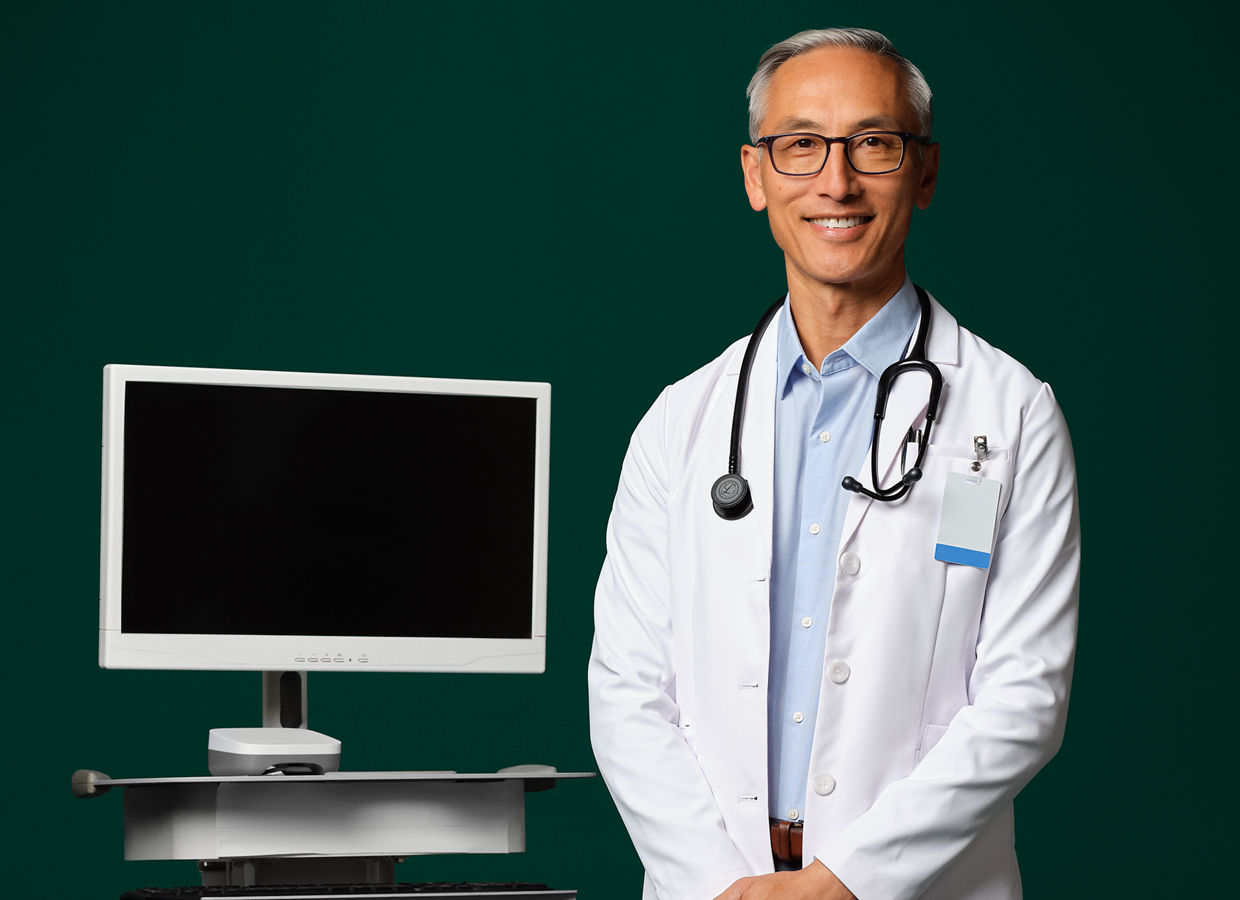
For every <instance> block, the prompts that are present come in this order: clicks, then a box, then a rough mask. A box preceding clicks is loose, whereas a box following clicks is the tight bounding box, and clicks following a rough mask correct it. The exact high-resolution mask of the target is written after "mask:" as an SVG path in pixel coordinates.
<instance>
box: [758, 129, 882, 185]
mask: <svg viewBox="0 0 1240 900" xmlns="http://www.w3.org/2000/svg"><path fill="white" fill-rule="evenodd" d="M830 147H831V144H830V143H829V142H828V141H827V140H826V139H825V138H823V137H822V136H820V135H817V134H785V135H780V136H779V137H777V138H774V139H773V140H772V141H770V148H771V162H772V163H773V164H774V165H775V170H776V171H777V172H782V173H783V174H785V175H812V174H814V173H815V172H818V171H819V170H821V169H822V167H823V166H824V165H826V162H827V153H828V152H829V149H830ZM844 150H845V152H846V153H847V154H848V159H849V161H850V162H851V163H852V165H853V168H855V169H856V170H857V171H858V172H862V173H864V174H867V175H881V174H883V173H885V172H893V171H895V170H896V169H898V168H900V164H901V163H902V162H903V161H904V138H903V137H902V136H901V135H899V134H891V133H887V132H869V133H866V134H856V135H853V136H852V137H850V138H848V140H847V141H845V142H844Z"/></svg>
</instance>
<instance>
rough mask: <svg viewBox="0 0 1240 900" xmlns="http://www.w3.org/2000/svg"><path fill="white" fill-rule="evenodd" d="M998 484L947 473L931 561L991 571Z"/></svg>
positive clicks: (991, 479)
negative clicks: (936, 539)
mask: <svg viewBox="0 0 1240 900" xmlns="http://www.w3.org/2000/svg"><path fill="white" fill-rule="evenodd" d="M999 487H1000V485H999V482H997V481H995V480H994V479H993V478H982V477H981V476H980V475H964V474H961V473H959V472H949V473H948V475H947V484H946V486H945V487H944V488H943V511H942V513H941V514H940V516H939V537H938V541H937V542H936V543H935V545H934V558H935V559H938V560H942V561H943V562H947V563H956V564H958V565H963V566H973V567H974V568H978V569H989V568H990V554H991V552H992V551H993V550H994V539H995V517H996V516H997V515H998V514H999Z"/></svg>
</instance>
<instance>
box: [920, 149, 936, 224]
mask: <svg viewBox="0 0 1240 900" xmlns="http://www.w3.org/2000/svg"><path fill="white" fill-rule="evenodd" d="M938 183H939V145H938V144H931V145H930V146H929V147H927V148H926V151H925V153H924V154H923V155H922V159H921V182H920V183H919V184H918V185H917V208H918V209H926V208H927V207H928V206H929V205H930V198H931V197H933V196H934V188H935V186H936V185H937V184H938Z"/></svg>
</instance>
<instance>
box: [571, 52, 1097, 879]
mask: <svg viewBox="0 0 1240 900" xmlns="http://www.w3.org/2000/svg"><path fill="white" fill-rule="evenodd" d="M749 100H750V139H751V144H750V145H747V146H745V147H743V148H742V150H741V164H742V168H743V171H744V183H745V190H746V192H747V193H748V196H749V201H750V204H751V205H752V206H753V208H754V209H755V210H766V213H767V216H768V219H769V222H770V227H771V232H772V234H773V235H774V237H775V240H776V242H777V243H778V245H779V246H780V248H781V249H782V250H783V251H784V257H785V260H786V268H787V278H788V294H787V302H786V303H785V304H784V305H783V306H782V307H781V308H780V310H779V311H778V313H777V314H776V315H775V318H774V319H773V320H772V322H771V324H770V327H768V328H767V329H766V330H765V333H764V334H763V335H762V336H760V337H759V338H757V343H756V344H755V356H754V359H753V365H752V371H751V372H750V376H749V379H748V381H749V383H748V387H747V389H746V398H747V399H746V406H745V408H744V414H743V417H742V420H741V421H742V432H741V441H740V453H739V474H741V475H742V476H743V477H744V478H745V479H746V480H747V482H748V485H749V489H750V492H751V497H752V511H751V512H749V513H748V514H746V515H743V516H740V517H731V518H725V517H723V516H721V515H720V514H718V513H717V512H716V510H715V508H714V506H713V504H712V499H713V495H712V485H714V483H715V481H716V479H718V478H719V476H720V475H722V474H723V473H724V472H725V471H726V469H727V466H728V448H729V440H730V436H731V429H732V421H733V405H734V403H735V400H736V392H737V384H738V375H739V373H740V369H741V367H742V357H743V355H744V353H745V350H746V347H747V345H748V344H749V342H750V339H749V338H745V339H742V340H740V341H738V342H737V343H735V344H733V345H732V346H731V347H729V348H728V349H727V350H726V351H725V352H724V353H723V355H722V356H720V357H719V358H718V359H717V360H715V361H714V362H712V363H710V364H709V365H707V366H706V367H704V368H702V369H700V370H699V371H697V372H695V373H693V374H692V375H690V376H688V377H687V378H685V379H683V380H682V381H680V382H677V383H676V384H674V385H672V386H671V387H669V388H667V389H666V390H665V391H664V392H663V393H662V395H661V396H660V397H659V398H658V400H657V401H656V402H655V404H654V406H653V407H652V408H651V409H650V411H649V412H648V413H647V414H646V416H645V417H644V418H643V419H642V421H641V423H640V424H639V425H638V427H637V430H636V432H635V434H634V435H633V439H632V442H631V444H630V446H629V450H628V454H627V456H626V458H625V462H624V466H623V470H622V472H621V476H620V484H619V489H618V491H617V494H616V500H615V505H614V508H613V511H612V516H611V519H610V522H609V526H608V531H607V559H606V562H605V563H604V566H603V571H602V574H601V576H600V578H599V584H598V591H597V596H596V605H595V622H596V633H595V640H594V647H593V652H592V655H591V659H590V667H589V682H590V709H591V735H592V740H593V745H594V749H595V753H596V756H597V759H598V763H599V767H600V769H601V770H602V773H603V775H604V777H605V779H606V781H607V785H608V787H609V789H610V790H611V793H612V795H613V797H614V798H615V801H616V805H617V807H618V808H619V810H620V813H621V816H622V817H623V819H624V822H625V824H626V826H627V828H628V831H629V834H630V836H631V837H632V840H633V843H634V844H635V846H636V848H637V851H638V854H639V855H640V857H641V859H642V862H643V864H644V866H645V869H646V881H645V889H644V893H643V896H644V897H646V898H654V897H657V898H660V900H712V898H716V897H720V898H727V900H736V898H742V897H743V898H746V900H758V898H765V897H779V898H785V900H787V898H797V897H817V898H837V897H838V898H849V897H859V898H861V900H890V898H899V900H905V898H909V900H911V898H914V897H924V898H927V900H933V898H940V900H998V898H1015V897H1020V896H1021V887H1020V877H1019V873H1018V870H1017V864H1016V856H1015V851H1014V831H1013V817H1012V800H1013V798H1014V797H1015V796H1016V794H1017V792H1019V791H1020V789H1021V788H1022V787H1023V786H1024V785H1025V784H1026V783H1027V782H1028V781H1029V779H1030V778H1032V777H1033V775H1034V774H1035V773H1036V772H1037V771H1038V769H1039V768H1041V767H1042V766H1043V765H1044V764H1045V763H1046V761H1047V760H1048V759H1050V757H1051V756H1052V755H1053V754H1054V753H1055V751H1056V749H1057V748H1058V746H1059V744H1060V741H1061V739H1062V736H1063V731H1064V719H1065V715H1066V709H1067V701H1068V688H1069V682H1070V678H1071V671H1072V661H1073V652H1074V644H1075V634H1076V606H1077V583H1078V565H1079V541H1080V538H1079V527H1078V520H1077V502H1076V487H1075V475H1074V468H1073V461H1072V451H1071V447H1070V444H1069V439H1068V433H1067V430H1066V428H1065V425H1064V421H1063V418H1062V416H1061V415H1060V412H1059V409H1058V407H1057V405H1056V403H1055V399H1054V396H1053V395H1052V393H1051V390H1050V388H1049V386H1047V385H1046V384H1043V383H1042V382H1040V381H1038V380H1037V379H1036V378H1035V377H1034V376H1033V375H1031V374H1030V373H1029V372H1028V370H1026V369H1025V368H1024V367H1023V366H1021V365H1020V364H1019V363H1017V362H1016V361H1015V360H1013V359H1012V358H1011V357H1009V356H1007V355H1005V354H1004V353H1002V352H1001V351H999V350H996V349H995V348H993V347H991V346H990V345H989V344H987V343H985V342H984V341H982V340H981V339H979V338H977V337H976V336H974V335H973V334H971V333H970V332H968V331H966V330H965V329H964V328H962V327H960V326H959V325H957V323H956V321H955V320H954V319H953V318H952V316H951V314H950V313H948V312H947V310H946V309H944V308H943V307H942V306H940V305H939V304H938V302H937V301H932V300H929V301H928V310H929V312H930V315H929V318H928V321H924V320H925V319H926V317H925V316H923V315H922V311H921V310H922V307H921V304H920V303H919V297H918V291H917V290H916V289H915V287H914V285H913V284H912V282H911V281H910V280H909V278H908V276H907V275H906V274H905V270H904V242H905V237H906V235H907V233H908V229H909V223H910V220H911V217H912V215H913V208H914V207H920V208H925V207H926V206H927V205H928V204H929V203H930V199H931V196H932V195H933V193H934V190H935V186H936V177H937V174H938V164H939V146H938V145H937V144H934V143H931V142H930V126H931V121H930V89H929V87H928V86H927V85H926V82H925V80H924V78H923V77H922V75H921V73H920V72H919V71H918V70H917V68H916V67H915V66H913V65H912V64H911V63H910V62H908V61H907V60H906V59H904V58H903V57H901V56H900V55H899V54H897V53H896V51H895V50H894V48H892V46H891V45H890V43H889V42H888V41H887V40H886V38H884V37H883V36H882V35H880V34H877V33H875V32H871V31H865V30H861V29H829V30H824V31H812V32H803V33H801V34H798V35H796V36H794V37H792V38H790V39H788V40H787V41H784V42H783V43H781V44H777V45H776V46H774V47H772V48H771V49H770V50H769V51H768V52H767V53H766V55H765V56H764V57H763V59H762V61H761V63H760V65H759V68H758V71H757V73H756V74H755V76H754V78H753V81H752V82H751V83H750V87H749ZM699 149H700V148H697V147H696V146H695V145H693V144H692V143H688V144H686V145H685V146H683V147H680V148H679V149H678V150H677V151H676V152H681V153H686V154H692V153H694V152H698V151H699ZM995 152H1006V151H1001V150H1000V149H999V148H998V147H996V148H995ZM684 162H685V164H692V162H693V160H692V159H687V160H684ZM1002 289H1003V286H1002V285H979V286H977V290H983V291H998V292H999V294H998V295H997V296H996V297H995V300H994V302H1003V300H1002ZM926 326H928V337H927V343H926V345H925V347H926V351H925V356H926V357H927V358H928V360H929V361H930V362H932V363H933V364H934V365H935V366H937V368H938V370H939V371H940V372H941V374H942V379H943V389H942V396H941V399H940V402H939V404H938V410H937V418H935V419H934V420H933V422H930V423H928V422H927V413H928V411H929V407H928V398H929V382H928V378H927V377H926V375H925V374H923V373H920V372H914V373H911V374H906V375H901V376H900V377H898V378H897V379H896V381H895V382H894V384H893V386H892V388H891V393H890V400H889V403H888V406H887V411H886V418H885V420H884V422H883V425H882V429H881V432H880V434H879V439H878V442H877V444H873V443H872V439H871V434H872V432H871V428H872V424H873V421H874V420H873V410H874V402H875V396H876V392H877V385H878V379H879V376H880V374H881V373H882V372H883V371H884V370H885V369H886V368H887V366H889V365H890V364H892V363H894V362H896V361H897V360H898V359H900V358H901V357H903V356H905V355H906V354H907V353H908V352H909V349H910V348H911V347H912V346H913V345H914V344H915V343H916V340H915V338H916V335H917V334H918V333H919V332H920V330H921V329H922V328H924V327H926ZM931 424H932V425H933V432H932V437H931V439H930V441H929V442H928V446H927V447H926V448H925V452H924V457H923V460H922V462H921V463H920V465H917V466H914V461H915V459H916V457H917V456H918V454H919V452H920V450H921V446H920V444H919V441H918V434H919V432H920V433H921V435H923V436H924V434H925V432H926V430H927V429H928V427H929V425H931ZM871 456H873V457H874V459H873V464H874V467H875V468H876V469H877V473H878V478H879V480H880V481H881V482H882V483H881V484H880V485H875V484H874V483H873V480H874V479H873V476H872V474H871V471H872V468H871ZM912 468H917V469H919V470H920V473H921V477H920V480H916V481H913V480H912V479H911V478H910V479H909V480H908V483H909V484H910V487H909V489H908V491H907V492H905V493H904V495H903V496H902V497H900V498H899V499H895V500H888V501H884V500H878V499H873V498H871V497H870V496H867V495H866V494H865V493H857V492H849V491H846V490H844V489H843V488H842V487H841V480H842V478H843V476H853V477H854V478H855V479H856V480H857V481H859V482H860V484H861V486H862V487H865V488H867V489H870V490H875V489H878V488H890V487H892V486H893V485H894V486H899V485H901V484H903V483H905V482H903V481H902V480H901V478H902V473H907V472H909V471H910V469H912ZM913 475H914V476H915V475H916V473H915V472H914V473H913ZM962 534H963V535H966V537H965V538H961V537H960V535H962ZM953 542H954V543H953ZM955 544H960V545H961V547H959V548H956V549H953V546H954V545H955ZM945 547H946V548H947V550H944V548H945ZM936 557H937V558H936Z"/></svg>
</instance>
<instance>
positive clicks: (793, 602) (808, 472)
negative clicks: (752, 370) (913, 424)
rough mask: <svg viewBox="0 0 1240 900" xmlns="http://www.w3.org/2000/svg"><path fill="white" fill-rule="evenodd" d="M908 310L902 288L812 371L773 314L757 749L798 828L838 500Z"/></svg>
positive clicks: (898, 348) (866, 438) (909, 289)
mask: <svg viewBox="0 0 1240 900" xmlns="http://www.w3.org/2000/svg"><path fill="white" fill-rule="evenodd" d="M918 315H919V307H918V303H917V294H916V291H915V290H914V288H913V283H912V282H911V281H909V280H908V278H907V277H906V278H905V280H904V285H903V286H902V287H901V288H900V290H899V291H897V292H896V294H895V296H894V297H892V298H891V299H890V300H889V301H887V303H886V304H885V305H884V306H883V308H882V309H880V310H879V311H878V312H877V313H875V315H874V316H873V318H871V319H870V321H868V322H866V323H865V325H864V326H862V327H861V329H860V330H859V331H858V332H857V333H856V334H854V335H853V336H852V338H850V339H849V341H848V342H847V343H846V344H844V346H843V347H841V348H840V349H838V350H836V351H834V352H833V353H831V354H830V355H829V356H827V358H826V359H825V360H824V361H823V363H822V366H821V368H819V367H818V366H816V365H814V364H812V363H811V362H809V361H808V360H807V359H806V357H805V351H804V350H803V349H802V347H801V340H800V338H799V337H798V336H797V330H796V326H795V324H794V323H793V319H792V311H791V308H790V305H789V304H788V303H785V304H784V307H783V309H782V310H780V313H779V318H778V324H777V326H776V328H777V334H778V339H779V344H778V353H777V357H776V359H777V363H776V364H777V366H778V369H777V370H776V380H775V391H776V394H775V401H776V402H775V501H774V507H773V514H774V534H773V536H772V540H773V546H772V552H773V555H772V559H771V657H770V661H771V670H770V679H769V681H770V688H769V689H770V695H769V700H768V710H769V714H768V719H767V730H768V734H767V741H768V748H769V760H770V763H769V772H768V785H769V796H770V804H771V805H770V814H771V817H772V818H776V819H792V820H794V821H800V820H802V819H803V814H802V811H803V810H804V808H805V787H806V780H807V776H808V772H809V760H810V746H811V743H812V741H813V738H814V722H815V721H816V718H817V713H818V692H819V689H820V687H821V683H822V666H823V659H824V658H825V655H826V652H827V647H826V639H827V617H828V615H829V614H830V612H831V594H832V592H833V591H834V590H835V568H836V557H837V556H838V555H839V547H840V531H841V529H842V527H843V522H844V511H845V509H846V507H847V505H848V497H849V494H848V492H847V491H845V490H844V489H843V488H841V487H840V481H841V480H842V479H843V478H844V476H845V475H856V474H857V473H858V471H859V470H860V468H861V464H862V463H863V462H864V461H865V453H866V450H867V449H869V446H870V436H871V429H872V425H873V422H874V398H875V396H876V394H877V392H878V378H879V376H880V375H881V374H882V372H883V370H884V369H886V368H887V367H888V366H889V365H891V364H892V363H894V362H896V361H897V360H898V359H900V358H901V356H902V355H903V354H904V351H905V348H906V347H907V346H908V344H909V341H910V339H911V338H912V335H913V329H914V327H915V326H916V325H917V319H918Z"/></svg>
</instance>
